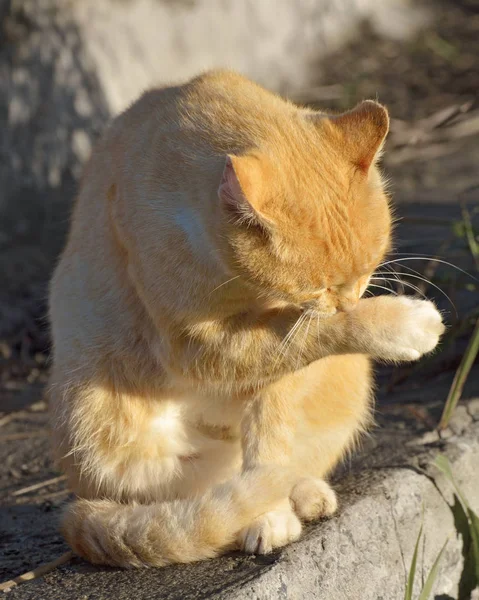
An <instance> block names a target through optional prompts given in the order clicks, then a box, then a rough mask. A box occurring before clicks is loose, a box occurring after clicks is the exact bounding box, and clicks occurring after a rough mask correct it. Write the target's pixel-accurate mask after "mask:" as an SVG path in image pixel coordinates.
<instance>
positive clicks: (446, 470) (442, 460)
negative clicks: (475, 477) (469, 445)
mask: <svg viewBox="0 0 479 600" xmlns="http://www.w3.org/2000/svg"><path fill="white" fill-rule="evenodd" d="M434 464H435V465H436V467H437V468H438V469H439V470H440V471H442V473H443V474H444V475H445V476H446V478H447V479H448V480H449V482H450V483H452V485H453V487H454V489H455V490H456V494H457V496H458V498H459V500H460V501H461V502H462V505H463V507H464V509H465V510H467V509H468V508H469V504H468V503H467V500H466V497H465V496H464V494H463V493H462V491H461V489H460V487H459V486H458V485H457V483H456V480H455V479H454V475H453V474H452V469H451V463H450V462H449V461H448V459H447V457H446V456H444V454H438V455H437V456H436V460H435V461H434Z"/></svg>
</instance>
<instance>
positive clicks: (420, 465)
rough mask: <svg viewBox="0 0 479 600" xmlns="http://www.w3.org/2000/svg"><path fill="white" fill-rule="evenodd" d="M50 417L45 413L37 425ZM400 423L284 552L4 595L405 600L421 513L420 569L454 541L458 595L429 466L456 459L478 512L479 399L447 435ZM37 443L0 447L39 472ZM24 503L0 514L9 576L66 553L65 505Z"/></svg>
mask: <svg viewBox="0 0 479 600" xmlns="http://www.w3.org/2000/svg"><path fill="white" fill-rule="evenodd" d="M42 418H43V417H40V416H39V415H37V417H36V419H37V426H39V425H40V424H41V421H42ZM381 419H382V417H381ZM398 422H399V421H397V420H396V421H395V423H394V425H392V424H391V421H390V426H387V425H385V426H383V428H382V429H379V430H378V431H377V432H376V434H375V436H374V438H371V439H370V440H369V441H366V442H365V446H364V448H363V451H362V453H361V454H360V455H359V456H358V457H357V458H356V460H354V461H353V462H352V463H351V464H350V465H349V467H348V468H346V467H345V468H343V471H342V473H338V474H337V476H336V479H337V482H336V488H337V490H338V492H339V494H340V496H339V497H340V501H341V508H340V511H339V514H338V515H337V516H336V517H335V518H333V519H331V520H329V521H326V522H323V523H319V524H315V525H311V526H309V527H307V529H306V531H305V533H304V535H303V537H302V539H301V540H300V541H299V542H297V543H295V544H292V545H291V546H289V547H288V548H286V549H284V550H282V551H280V552H275V553H274V554H271V555H269V556H244V555H241V554H240V553H235V554H231V555H229V556H226V557H222V558H219V559H216V560H212V561H206V562H203V563H198V564H193V565H176V566H172V567H168V568H164V569H150V570H144V571H124V570H119V569H108V568H96V567H93V566H91V565H88V564H86V563H85V562H83V561H81V560H80V559H74V560H73V561H72V562H71V563H69V564H67V565H65V566H63V567H60V568H58V569H56V570H55V571H53V572H52V573H49V574H48V575H46V576H45V577H43V578H41V579H39V580H37V581H32V582H28V583H24V584H21V585H20V586H18V587H17V588H14V589H12V590H11V591H10V592H9V593H8V598H9V599H10V600H33V599H42V600H43V599H45V600H107V599H110V598H115V600H123V599H124V600H130V599H135V600H143V599H145V600H149V599H151V600H153V599H154V600H157V599H158V600H160V599H162V600H163V599H165V600H166V599H178V600H189V599H191V600H193V599H195V600H196V599H203V598H214V599H218V600H219V599H235V600H236V599H238V600H245V599H251V600H269V599H276V598H285V599H288V600H296V599H298V600H300V599H303V598H308V599H309V598H311V599H315V600H316V599H317V600H350V599H351V600H356V599H361V600H381V599H382V600H397V599H399V598H402V595H403V592H404V586H405V578H406V570H407V569H408V567H409V564H410V561H411V556H412V552H413V548H414V544H415V541H416V537H417V534H418V531H419V528H420V524H421V519H422V517H421V514H422V510H423V508H424V532H425V538H424V539H425V541H424V545H423V547H422V549H421V555H420V560H419V571H420V572H422V573H423V574H426V573H427V571H428V569H429V568H430V566H431V565H432V562H433V561H434V558H435V556H436V554H437V552H438V551H439V549H440V547H441V546H442V544H443V543H444V541H445V540H446V538H447V537H448V536H451V538H450V541H449V543H448V547H447V550H446V553H445V555H444V557H443V562H442V565H441V570H440V577H439V580H438V582H437V585H436V587H435V594H436V598H443V599H445V598H450V597H452V598H455V597H456V596H455V593H456V591H457V583H458V580H459V576H460V572H461V567H462V558H461V543H460V540H459V539H458V538H457V537H456V535H455V530H454V523H453V517H452V513H451V510H450V505H451V504H452V492H451V488H450V486H449V484H448V483H447V482H446V481H445V480H444V478H443V476H442V475H441V474H440V473H439V471H438V470H437V469H436V468H435V467H434V466H432V461H433V459H434V457H435V456H436V455H437V454H438V452H443V453H444V454H446V456H448V458H449V460H450V461H451V463H452V465H453V470H454V473H455V476H456V478H457V481H458V482H459V484H460V485H461V487H462V488H463V490H464V493H465V494H466V496H467V497H468V499H469V501H470V503H471V505H472V506H473V507H474V508H475V509H476V510H478V509H479V484H478V475H477V473H478V466H479V400H477V399H476V400H473V401H470V402H468V403H465V404H463V405H461V406H460V407H459V410H458V411H457V413H456V415H455V417H454V420H453V422H452V423H451V427H450V429H449V430H448V431H446V432H445V435H444V438H445V439H442V440H440V439H439V437H438V436H437V434H435V433H431V432H427V433H426V432H425V431H424V430H419V431H414V427H412V428H410V429H408V428H407V427H406V428H405V427H398ZM403 423H404V424H405V425H408V424H407V423H406V422H405V421H403ZM35 440H36V441H35V442H34V443H33V444H29V445H28V447H27V446H26V445H25V444H24V443H20V442H16V441H13V442H11V444H10V453H9V454H7V453H6V452H5V451H4V448H3V447H2V450H1V454H2V455H3V456H1V455H0V459H1V464H2V465H5V464H6V463H8V462H9V456H15V457H16V459H15V461H14V462H15V463H18V462H19V461H20V462H21V461H25V462H23V464H24V465H30V468H31V469H33V470H35V467H40V466H41V463H42V461H45V460H47V459H46V456H47V454H46V452H47V447H48V440H47V439H46V438H41V437H38V438H35ZM12 445H13V449H12V447H11V446H12ZM12 450H13V451H12ZM10 462H11V461H10ZM20 469H21V465H20ZM3 470H4V469H3ZM44 475H45V473H44V472H43V476H44ZM16 487H17V488H18V485H17V486H16ZM23 502H24V503H23V504H20V505H18V504H16V505H13V503H12V504H11V505H10V506H9V505H8V504H7V503H6V502H4V505H5V506H4V508H2V509H1V511H0V531H1V539H2V542H3V543H4V544H5V543H7V544H8V545H7V548H8V549H7V554H6V555H4V558H6V562H3V561H2V562H3V565H2V571H3V573H2V575H3V578H6V577H9V576H13V575H16V574H18V573H19V572H21V571H22V570H27V569H29V568H31V567H33V566H36V565H37V564H39V563H41V562H44V561H46V560H51V559H53V558H55V557H56V556H59V555H60V554H61V553H62V552H63V551H64V550H66V547H65V546H64V544H63V542H62V541H61V538H60V537H59V535H58V533H57V531H56V520H57V517H58V509H59V507H60V504H61V503H60V502H57V501H51V500H48V499H47V500H42V499H41V498H33V502H32V499H31V498H30V499H29V498H28V497H27V498H26V499H24V500H23ZM4 548H5V546H4ZM5 567H6V568H5ZM418 579H419V578H418ZM440 594H443V595H442V596H440ZM444 594H446V595H444Z"/></svg>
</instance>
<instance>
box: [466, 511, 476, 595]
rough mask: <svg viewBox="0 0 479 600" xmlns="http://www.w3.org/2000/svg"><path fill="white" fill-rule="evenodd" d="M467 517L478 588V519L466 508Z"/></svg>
mask: <svg viewBox="0 0 479 600" xmlns="http://www.w3.org/2000/svg"><path fill="white" fill-rule="evenodd" d="M467 515H468V517H469V521H470V533H471V539H472V544H471V545H472V553H473V556H474V564H475V572H476V585H477V586H479V517H478V516H477V515H476V513H475V512H474V511H473V510H472V508H470V507H469V506H468V507H467Z"/></svg>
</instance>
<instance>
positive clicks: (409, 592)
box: [404, 525, 423, 600]
mask: <svg viewBox="0 0 479 600" xmlns="http://www.w3.org/2000/svg"><path fill="white" fill-rule="evenodd" d="M422 528H423V526H422V525H421V529H420V530H419V535H418V536H417V540H416V546H415V547H414V553H413V555H412V559H411V567H410V569H409V574H408V578H407V585H406V593H405V595H404V600H412V592H413V587H414V578H415V576H416V565H417V555H418V552H419V544H420V542H421V537H422Z"/></svg>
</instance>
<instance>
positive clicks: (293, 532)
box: [238, 500, 301, 554]
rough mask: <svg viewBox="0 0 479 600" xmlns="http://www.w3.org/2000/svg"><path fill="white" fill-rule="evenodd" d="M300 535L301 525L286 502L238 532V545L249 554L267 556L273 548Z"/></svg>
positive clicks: (293, 540) (294, 539)
mask: <svg viewBox="0 0 479 600" xmlns="http://www.w3.org/2000/svg"><path fill="white" fill-rule="evenodd" d="M300 535H301V523H300V521H299V519H298V517H297V516H296V515H295V514H294V512H293V509H292V508H291V505H290V503H289V500H287V501H285V502H284V504H283V505H281V507H280V508H278V509H277V510H272V511H270V512H268V513H265V514H264V515H262V516H261V517H259V518H257V519H256V520H255V521H254V522H253V523H252V524H251V525H250V526H249V527H246V528H245V529H243V530H242V531H240V533H239V535H238V545H239V548H240V549H241V550H243V551H244V552H248V553H249V554H269V553H270V552H271V551H272V550H273V549H274V548H280V547H282V546H286V544H289V543H290V542H295V541H296V540H297V539H299V536H300Z"/></svg>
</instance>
